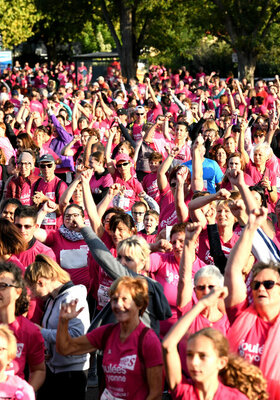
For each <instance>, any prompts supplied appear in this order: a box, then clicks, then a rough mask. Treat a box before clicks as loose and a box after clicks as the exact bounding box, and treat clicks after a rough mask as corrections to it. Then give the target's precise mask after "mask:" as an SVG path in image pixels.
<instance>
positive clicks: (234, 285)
mask: <svg viewBox="0 0 280 400" xmlns="http://www.w3.org/2000/svg"><path fill="white" fill-rule="evenodd" d="M266 218H267V209H265V208H264V207H263V208H260V209H256V210H254V211H252V212H250V214H249V219H248V224H247V225H246V226H245V228H244V230H243V232H242V233H241V236H240V238H239V240H238V241H237V242H236V243H235V245H234V247H233V249H232V250H231V252H230V255H229V258H228V262H227V265H226V270H225V286H227V287H228V290H229V295H228V297H227V299H226V306H227V307H233V306H235V305H237V304H240V303H242V302H243V301H244V300H245V299H246V297H247V287H246V284H245V282H244V278H243V274H242V271H243V269H245V267H246V265H247V261H248V259H249V256H250V253H251V250H252V244H253V239H254V235H255V233H256V231H257V229H258V228H259V227H260V226H261V225H262V224H263V222H264V220H265V219H266Z"/></svg>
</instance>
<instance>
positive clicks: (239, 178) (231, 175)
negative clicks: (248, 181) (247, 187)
mask: <svg viewBox="0 0 280 400" xmlns="http://www.w3.org/2000/svg"><path fill="white" fill-rule="evenodd" d="M226 176H227V177H228V179H229V181H230V183H231V184H232V185H235V186H242V185H244V184H245V181H244V173H243V171H236V170H235V169H232V170H229V169H228V170H227V171H226Z"/></svg>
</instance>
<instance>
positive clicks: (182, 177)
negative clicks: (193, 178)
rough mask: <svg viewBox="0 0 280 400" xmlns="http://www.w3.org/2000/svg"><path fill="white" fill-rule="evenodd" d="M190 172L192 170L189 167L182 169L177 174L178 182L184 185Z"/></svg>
mask: <svg viewBox="0 0 280 400" xmlns="http://www.w3.org/2000/svg"><path fill="white" fill-rule="evenodd" d="M189 172H190V170H189V169H188V168H187V167H181V168H180V169H179V170H178V172H177V174H176V179H177V182H178V183H181V184H184V183H185V181H186V179H187V177H188V174H189Z"/></svg>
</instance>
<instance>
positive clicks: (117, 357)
mask: <svg viewBox="0 0 280 400" xmlns="http://www.w3.org/2000/svg"><path fill="white" fill-rule="evenodd" d="M106 328H107V326H106V325H105V326H101V327H100V328H97V329H94V330H93V331H91V332H90V333H88V334H87V335H86V336H87V339H88V340H89V342H90V343H91V345H92V346H93V347H94V348H97V349H101V345H102V336H103V333H104V331H105V329H106ZM144 328H145V325H144V324H143V323H142V322H140V323H139V325H138V326H137V328H136V329H134V331H133V332H132V333H131V334H130V335H129V336H128V338H127V339H126V340H125V341H124V342H122V341H121V340H120V325H119V324H117V325H116V326H115V327H114V329H113V331H112V332H111V334H110V336H109V337H108V340H107V342H106V344H105V348H104V349H103V363H102V367H103V370H104V373H105V379H106V389H107V390H108V391H109V392H110V393H111V394H112V395H113V396H114V397H117V398H121V399H127V400H130V399H133V400H143V399H146V398H147V397H148V393H149V386H148V382H147V368H152V367H155V366H158V365H162V354H161V344H160V341H159V339H158V337H157V336H156V334H155V332H154V331H153V330H152V329H150V330H149V331H148V332H147V333H146V335H145V337H144V339H143V346H142V356H143V360H144V365H142V363H141V360H139V355H138V341H139V336H140V334H141V332H142V330H143V329H144Z"/></svg>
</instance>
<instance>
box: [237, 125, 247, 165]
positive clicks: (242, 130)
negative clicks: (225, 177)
mask: <svg viewBox="0 0 280 400" xmlns="http://www.w3.org/2000/svg"><path fill="white" fill-rule="evenodd" d="M246 129H247V123H246V122H245V121H244V120H242V121H241V124H240V134H239V139H238V150H239V152H240V153H241V155H242V157H243V159H244V161H245V163H246V164H248V163H249V161H250V157H249V155H248V153H247V151H246V150H245V131H246Z"/></svg>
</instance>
